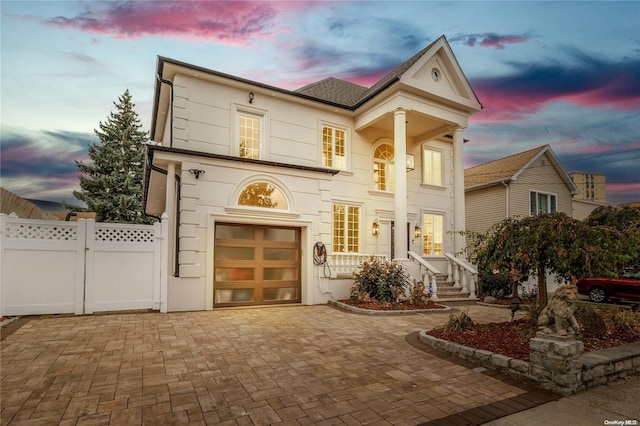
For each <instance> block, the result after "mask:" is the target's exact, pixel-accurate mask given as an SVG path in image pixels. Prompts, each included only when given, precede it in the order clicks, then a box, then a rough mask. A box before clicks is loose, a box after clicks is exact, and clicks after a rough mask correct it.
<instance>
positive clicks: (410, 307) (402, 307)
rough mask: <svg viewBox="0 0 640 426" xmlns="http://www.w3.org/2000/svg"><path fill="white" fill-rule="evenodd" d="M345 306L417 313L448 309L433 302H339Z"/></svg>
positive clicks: (347, 300)
mask: <svg viewBox="0 0 640 426" xmlns="http://www.w3.org/2000/svg"><path fill="white" fill-rule="evenodd" d="M339 302H341V303H344V304H345V305H349V306H353V307H355V308H360V309H369V310H372V311H417V310H424V309H446V306H442V305H437V304H435V303H433V302H428V303H411V302H409V301H408V300H402V301H399V302H379V301H377V300H367V301H365V300H351V299H345V300H339Z"/></svg>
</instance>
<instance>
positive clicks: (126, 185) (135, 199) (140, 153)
mask: <svg viewBox="0 0 640 426" xmlns="http://www.w3.org/2000/svg"><path fill="white" fill-rule="evenodd" d="M113 104H114V105H115V107H116V110H115V112H114V111H112V112H111V113H110V115H109V118H108V119H107V121H106V123H102V122H100V129H99V130H97V129H94V132H95V133H96V135H97V136H98V138H99V139H100V143H99V144H91V145H90V146H89V158H90V159H91V160H92V161H93V164H85V163H84V162H82V161H76V167H77V168H78V171H79V172H80V173H81V174H80V176H79V179H80V191H74V192H73V196H74V197H76V198H77V199H78V200H80V201H84V203H85V204H86V205H87V210H88V211H92V212H95V213H96V215H97V218H98V220H100V221H103V222H125V223H151V222H153V219H152V218H151V217H149V216H146V215H145V214H144V209H143V206H142V175H143V169H144V153H145V143H146V141H147V132H145V131H142V130H141V127H142V125H141V124H140V119H139V118H138V114H137V113H136V112H135V111H134V107H135V104H133V103H132V102H131V95H130V94H129V90H128V89H127V90H125V92H124V94H123V95H122V96H120V97H119V98H118V103H116V102H114V103H113Z"/></svg>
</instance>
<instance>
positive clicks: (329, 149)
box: [322, 126, 347, 170]
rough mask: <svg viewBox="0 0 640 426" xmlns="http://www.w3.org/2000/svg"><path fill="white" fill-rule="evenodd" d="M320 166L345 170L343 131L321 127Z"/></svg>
mask: <svg viewBox="0 0 640 426" xmlns="http://www.w3.org/2000/svg"><path fill="white" fill-rule="evenodd" d="M322 165H323V166H326V167H333V168H336V169H341V170H344V169H346V167H347V140H346V132H345V131H344V130H342V129H335V128H333V127H329V126H322Z"/></svg>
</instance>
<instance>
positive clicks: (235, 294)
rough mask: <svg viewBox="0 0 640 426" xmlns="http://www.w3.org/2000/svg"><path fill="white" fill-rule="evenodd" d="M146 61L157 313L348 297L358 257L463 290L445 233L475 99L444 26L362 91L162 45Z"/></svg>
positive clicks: (460, 201) (452, 219)
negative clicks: (256, 71) (260, 77)
mask: <svg viewBox="0 0 640 426" xmlns="http://www.w3.org/2000/svg"><path fill="white" fill-rule="evenodd" d="M156 72H157V75H156V76H155V77H156V86H155V97H154V102H153V122H152V127H151V139H152V142H155V144H151V145H150V146H149V147H148V153H147V167H146V175H145V189H144V198H145V201H144V202H145V208H146V211H147V213H149V214H154V215H157V216H161V215H166V216H167V217H168V219H169V226H170V229H171V232H172V235H173V237H172V238H171V241H170V243H169V247H170V249H169V251H170V255H169V258H170V259H169V260H168V262H167V265H166V267H167V271H166V272H167V275H168V276H169V278H168V283H167V289H166V291H167V296H168V297H167V299H168V310H169V311H176V310H202V309H213V308H216V307H223V306H244V305H265V304H283V303H302V304H322V303H326V302H327V301H328V300H329V299H332V298H333V299H340V298H346V297H348V295H349V288H350V286H351V284H352V283H353V280H352V279H351V274H352V272H353V271H355V270H357V268H358V265H359V264H360V263H361V262H362V261H363V260H365V259H367V258H368V257H370V256H371V255H376V256H384V257H386V258H388V259H393V260H394V261H398V262H403V263H406V264H407V266H408V268H409V270H410V271H411V272H412V274H414V275H415V278H417V279H420V278H421V277H424V278H425V279H428V280H429V282H431V280H432V279H434V278H433V276H434V275H435V274H436V273H437V272H440V273H442V274H444V275H447V274H448V275H449V276H450V277H451V276H452V271H454V272H453V275H455V278H452V279H455V280H456V284H457V286H458V287H460V290H461V291H467V292H472V291H473V290H472V289H471V290H469V289H467V288H466V284H465V285H462V284H459V285H458V281H461V279H460V276H461V275H460V274H462V273H463V272H464V271H463V270H462V269H463V267H462V266H460V265H462V263H461V262H459V261H456V260H455V256H453V255H452V254H453V253H457V252H460V251H461V249H462V248H463V247H464V237H462V236H455V235H454V233H453V232H451V231H456V230H464V229H465V196H464V194H465V187H464V168H463V161H462V160H463V141H464V129H465V128H466V127H467V124H468V120H469V116H470V115H471V114H473V113H475V112H477V111H479V110H480V109H481V108H482V106H481V104H480V102H479V100H478V99H477V97H476V95H475V94H474V92H473V89H472V88H471V86H470V85H469V82H468V81H467V79H466V77H465V75H464V73H463V71H462V69H460V66H459V64H458V62H457V61H456V58H455V56H454V54H453V52H452V50H451V47H450V46H449V44H448V42H447V40H446V39H445V37H444V36H443V37H441V38H439V39H437V40H436V41H434V42H433V43H432V44H430V45H429V46H427V47H426V48H425V49H423V50H422V51H420V52H418V53H417V54H416V55H415V56H413V57H412V58H410V59H409V60H407V61H406V62H404V63H403V64H401V65H399V66H398V67H397V68H396V69H395V70H393V71H392V72H390V73H389V74H388V75H386V76H385V77H384V78H382V79H381V80H380V81H378V82H377V83H376V84H374V85H373V86H372V87H368V88H367V87H361V86H358V85H355V84H352V83H349V82H346V81H343V80H339V79H336V78H327V79H325V80H322V81H319V82H316V83H313V84H310V85H308V86H305V87H302V88H300V89H298V90H293V91H290V90H285V89H282V88H278V87H273V86H269V85H265V84H262V83H259V82H255V81H250V80H246V79H244V78H241V77H238V76H233V75H227V74H223V73H220V72H217V71H214V70H210V69H206V68H202V67H199V66H196V65H191V64H187V63H183V62H179V61H176V60H173V59H169V58H163V57H160V58H158V61H157V69H156ZM433 283H434V284H435V279H434V281H433Z"/></svg>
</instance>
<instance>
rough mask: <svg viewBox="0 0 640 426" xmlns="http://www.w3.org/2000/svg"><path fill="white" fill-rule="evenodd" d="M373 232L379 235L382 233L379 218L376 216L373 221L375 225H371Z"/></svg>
mask: <svg viewBox="0 0 640 426" xmlns="http://www.w3.org/2000/svg"><path fill="white" fill-rule="evenodd" d="M371 233H372V234H373V235H375V236H377V235H378V234H379V233H380V224H379V223H378V218H375V219H374V221H373V226H372V227H371Z"/></svg>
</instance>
